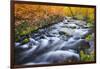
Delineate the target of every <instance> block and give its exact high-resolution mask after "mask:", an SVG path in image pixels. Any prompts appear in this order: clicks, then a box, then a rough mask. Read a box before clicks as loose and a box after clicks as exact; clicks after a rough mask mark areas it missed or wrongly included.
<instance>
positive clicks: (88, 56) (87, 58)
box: [80, 51, 94, 62]
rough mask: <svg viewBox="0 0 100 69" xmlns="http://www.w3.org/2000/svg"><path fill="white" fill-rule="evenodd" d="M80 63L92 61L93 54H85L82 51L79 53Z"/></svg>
mask: <svg viewBox="0 0 100 69" xmlns="http://www.w3.org/2000/svg"><path fill="white" fill-rule="evenodd" d="M80 57H81V61H86V62H87V61H94V53H93V54H85V53H84V52H83V51H80Z"/></svg>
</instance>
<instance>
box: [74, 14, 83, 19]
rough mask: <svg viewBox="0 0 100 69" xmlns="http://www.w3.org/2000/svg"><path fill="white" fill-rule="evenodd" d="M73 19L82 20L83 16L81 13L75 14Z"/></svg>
mask: <svg viewBox="0 0 100 69" xmlns="http://www.w3.org/2000/svg"><path fill="white" fill-rule="evenodd" d="M74 18H75V19H78V20H83V19H84V17H83V16H82V15H76V16H74Z"/></svg>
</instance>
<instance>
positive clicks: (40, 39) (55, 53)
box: [15, 19, 94, 65]
mask: <svg viewBox="0 0 100 69" xmlns="http://www.w3.org/2000/svg"><path fill="white" fill-rule="evenodd" d="M89 34H93V32H91V29H90V28H89V27H88V26H87V23H86V22H85V21H80V20H73V19H72V20H70V21H67V19H65V20H64V21H62V22H59V23H57V24H53V25H51V26H49V27H47V28H43V29H39V30H38V31H37V33H33V34H32V36H31V37H30V38H29V40H30V42H28V43H26V44H24V45H20V44H21V42H16V43H15V51H16V52H15V63H16V64H25V65H35V64H52V63H55V64H56V63H63V62H66V63H69V62H79V61H80V55H79V52H80V50H83V51H84V50H85V49H91V48H92V49H93V47H94V46H93V43H94V41H92V40H91V41H90V42H89V41H86V39H85V37H86V36H87V35H89ZM92 49H91V50H92Z"/></svg>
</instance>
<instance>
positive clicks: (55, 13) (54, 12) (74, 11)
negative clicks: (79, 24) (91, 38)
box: [14, 3, 94, 34]
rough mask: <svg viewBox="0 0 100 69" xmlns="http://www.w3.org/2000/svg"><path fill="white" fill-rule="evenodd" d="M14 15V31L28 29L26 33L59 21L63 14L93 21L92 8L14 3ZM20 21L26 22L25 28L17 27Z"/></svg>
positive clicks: (25, 30)
mask: <svg viewBox="0 0 100 69" xmlns="http://www.w3.org/2000/svg"><path fill="white" fill-rule="evenodd" d="M14 16H15V27H16V32H17V33H20V32H21V33H22V32H23V31H24V33H25V32H27V31H28V32H27V33H29V32H30V31H32V30H35V29H37V28H38V27H42V26H44V25H48V24H50V23H57V22H60V21H62V20H63V19H64V17H65V16H70V17H74V18H76V19H80V20H86V19H87V20H88V22H93V21H94V8H85V7H69V6H51V5H37V4H17V3H16V4H15V5H14ZM22 23H27V25H26V28H25V29H23V28H22V27H19V26H20V25H21V24H22ZM18 29H19V30H18ZM19 31H20V32H19ZM25 34H26V33H25Z"/></svg>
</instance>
